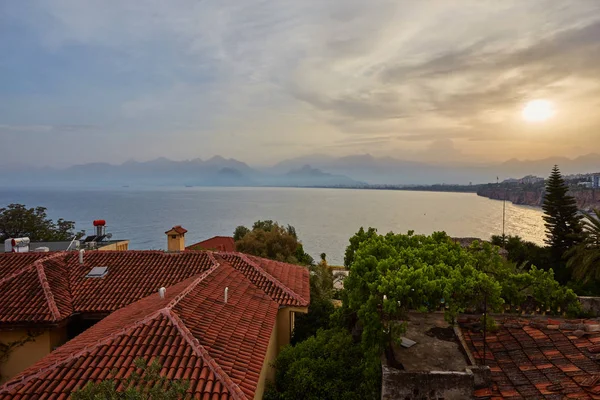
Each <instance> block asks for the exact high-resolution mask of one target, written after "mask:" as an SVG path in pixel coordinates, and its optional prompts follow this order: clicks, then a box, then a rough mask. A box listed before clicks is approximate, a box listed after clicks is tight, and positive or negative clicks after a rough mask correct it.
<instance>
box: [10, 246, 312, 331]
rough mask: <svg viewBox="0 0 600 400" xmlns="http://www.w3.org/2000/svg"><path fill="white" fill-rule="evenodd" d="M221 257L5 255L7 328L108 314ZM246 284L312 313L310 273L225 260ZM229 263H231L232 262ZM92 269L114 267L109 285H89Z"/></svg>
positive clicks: (230, 256) (239, 258) (238, 258)
mask: <svg viewBox="0 0 600 400" xmlns="http://www.w3.org/2000/svg"><path fill="white" fill-rule="evenodd" d="M213 254H214V255H216V256H217V257H220V254H221V253H210V252H202V251H185V252H180V253H165V252H161V251H89V252H87V253H85V255H84V263H83V264H82V265H81V264H79V258H78V255H77V253H76V252H57V253H51V254H49V253H44V255H43V256H40V255H38V254H36V255H35V256H31V254H28V253H0V276H2V278H0V293H2V294H3V295H2V296H0V326H1V325H3V324H43V323H57V322H59V321H61V320H64V319H66V318H68V317H69V316H71V315H72V314H73V313H99V314H108V313H110V312H113V311H115V310H118V309H119V308H122V307H124V306H126V305H128V304H131V303H133V302H135V301H137V300H139V299H141V298H143V297H145V296H148V295H150V294H152V293H155V292H156V291H157V290H158V288H160V287H162V286H164V287H168V286H171V285H174V284H176V283H178V282H181V281H182V280H184V279H187V278H189V277H191V276H195V275H197V274H198V273H201V272H203V271H206V270H208V269H209V268H211V267H212V266H213V265H215V264H216V262H217V261H216V259H215V256H213ZM223 257H224V258H223V259H222V260H223V261H224V262H230V263H231V265H232V266H234V267H235V268H236V269H237V270H239V271H240V272H241V273H242V274H243V275H244V276H246V278H248V279H249V280H250V281H251V282H252V283H254V284H255V285H256V286H257V287H259V288H260V289H262V290H263V291H264V292H265V293H267V295H269V296H270V297H271V298H272V299H273V300H275V301H276V302H278V303H279V304H280V305H282V306H299V307H305V306H308V303H309V301H310V288H309V286H310V285H309V275H308V271H307V269H306V268H304V267H301V266H297V265H290V264H284V263H277V262H275V261H270V260H264V259H261V258H258V257H252V258H249V257H247V256H245V255H243V254H241V253H223ZM225 260H227V261H225ZM93 267H108V272H107V274H106V275H105V276H104V277H102V278H86V275H87V274H88V273H89V272H90V270H91V269H92V268H93Z"/></svg>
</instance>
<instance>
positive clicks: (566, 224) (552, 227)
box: [542, 165, 582, 260]
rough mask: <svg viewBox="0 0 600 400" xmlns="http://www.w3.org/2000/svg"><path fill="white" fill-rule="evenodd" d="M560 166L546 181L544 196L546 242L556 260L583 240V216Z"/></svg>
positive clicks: (553, 169) (553, 170)
mask: <svg viewBox="0 0 600 400" xmlns="http://www.w3.org/2000/svg"><path fill="white" fill-rule="evenodd" d="M568 190H569V188H568V187H567V185H566V184H565V181H564V179H563V178H562V175H561V174H560V170H559V169H558V166H556V165H555V166H554V168H552V173H551V174H550V178H548V182H547V183H546V195H545V197H544V204H543V205H542V208H543V209H544V214H545V215H544V221H545V225H546V240H545V242H546V244H547V245H548V246H550V249H551V251H552V254H553V256H554V258H555V260H560V259H561V258H562V257H563V255H564V254H565V252H566V251H567V250H568V249H570V248H571V247H573V245H575V244H577V243H579V242H580V241H581V236H582V225H581V218H582V217H581V216H580V215H578V214H577V211H578V210H577V203H576V201H575V198H573V196H569V195H568V194H567V191H568Z"/></svg>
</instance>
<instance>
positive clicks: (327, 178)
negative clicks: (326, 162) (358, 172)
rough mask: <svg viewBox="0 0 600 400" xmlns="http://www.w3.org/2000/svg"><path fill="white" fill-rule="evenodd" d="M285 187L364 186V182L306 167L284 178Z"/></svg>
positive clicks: (293, 171)
mask: <svg viewBox="0 0 600 400" xmlns="http://www.w3.org/2000/svg"><path fill="white" fill-rule="evenodd" d="M282 178H283V179H282V184H283V185H285V186H363V185H364V183H363V182H358V181H355V180H354V179H351V178H349V177H347V176H344V175H334V174H330V173H327V172H323V171H321V170H320V169H317V168H312V167H311V166H310V165H308V164H307V165H304V166H302V167H301V168H297V169H292V170H291V171H289V172H288V173H287V174H285V176H283V177H282Z"/></svg>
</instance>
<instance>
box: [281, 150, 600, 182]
mask: <svg viewBox="0 0 600 400" xmlns="http://www.w3.org/2000/svg"><path fill="white" fill-rule="evenodd" d="M308 159H312V160H314V162H313V163H311V166H312V167H313V168H318V169H321V170H324V171H327V172H328V173H332V174H340V175H346V176H349V177H351V178H352V179H356V180H359V181H364V182H368V183H371V184H399V185H412V184H436V183H447V184H451V183H458V184H468V183H469V182H472V183H486V182H494V181H496V177H500V178H501V179H505V178H509V177H522V176H525V175H530V174H533V175H538V176H542V177H545V176H547V175H549V173H550V170H551V168H552V166H553V165H554V164H558V165H559V167H560V168H561V171H563V172H564V173H565V174H572V173H590V172H600V155H598V154H588V155H585V156H581V157H577V158H574V159H569V158H566V157H551V158H546V159H542V160H516V159H515V160H509V161H506V162H503V163H494V164H492V163H490V164H475V163H471V164H468V163H467V162H463V163H462V164H457V163H453V164H431V163H424V162H415V161H406V160H400V159H395V158H393V157H374V156H372V155H370V154H357V155H351V156H346V157H339V158H333V157H323V156H321V155H313V156H306V157H298V158H294V159H289V160H284V161H282V162H280V163H278V164H277V165H276V166H282V165H285V166H288V167H290V168H296V169H297V168H301V167H302V165H304V161H305V160H308Z"/></svg>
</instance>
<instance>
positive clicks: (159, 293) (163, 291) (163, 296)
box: [158, 287, 167, 299]
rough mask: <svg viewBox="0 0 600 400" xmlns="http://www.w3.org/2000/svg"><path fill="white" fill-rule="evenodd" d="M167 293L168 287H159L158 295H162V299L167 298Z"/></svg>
mask: <svg viewBox="0 0 600 400" xmlns="http://www.w3.org/2000/svg"><path fill="white" fill-rule="evenodd" d="M165 293H167V289H165V288H164V287H161V288H160V289H158V295H159V296H160V298H161V299H164V298H165Z"/></svg>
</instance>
